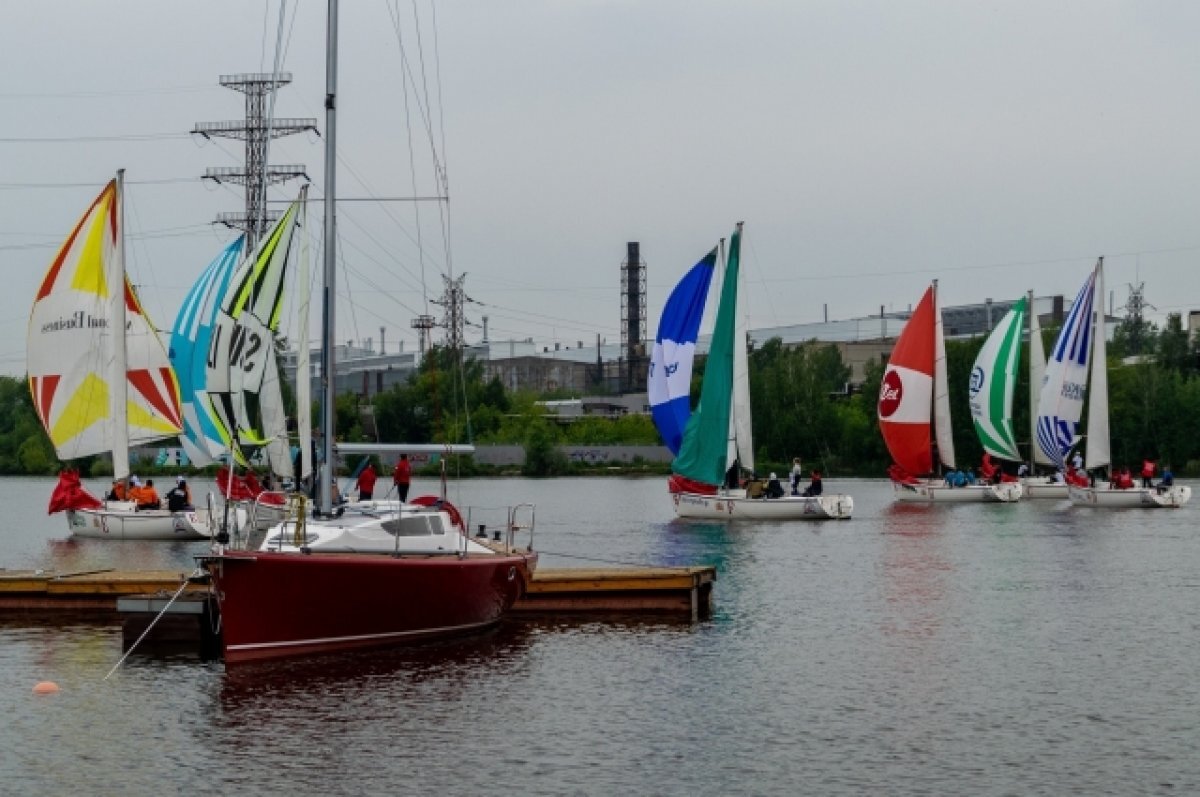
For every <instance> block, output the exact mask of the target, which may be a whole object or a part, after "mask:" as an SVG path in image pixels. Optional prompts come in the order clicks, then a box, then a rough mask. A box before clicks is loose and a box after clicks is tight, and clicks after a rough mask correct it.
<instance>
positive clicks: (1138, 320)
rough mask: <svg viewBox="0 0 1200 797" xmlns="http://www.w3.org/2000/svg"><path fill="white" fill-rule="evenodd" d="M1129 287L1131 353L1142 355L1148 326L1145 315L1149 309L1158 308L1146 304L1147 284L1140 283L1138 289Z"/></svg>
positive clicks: (1127, 313) (1127, 310)
mask: <svg viewBox="0 0 1200 797" xmlns="http://www.w3.org/2000/svg"><path fill="white" fill-rule="evenodd" d="M1126 284H1128V285H1129V298H1128V299H1126V300H1125V321H1126V327H1127V328H1128V330H1129V353H1130V354H1141V353H1142V345H1143V344H1144V343H1145V342H1146V325H1145V321H1144V319H1143V315H1144V313H1145V311H1146V310H1147V309H1150V310H1157V309H1158V308H1157V307H1155V306H1154V305H1152V304H1149V303H1147V302H1146V297H1145V287H1146V283H1144V282H1139V283H1138V284H1137V287H1134V285H1133V284H1132V283H1126Z"/></svg>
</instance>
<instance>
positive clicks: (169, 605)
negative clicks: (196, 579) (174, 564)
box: [104, 567, 204, 681]
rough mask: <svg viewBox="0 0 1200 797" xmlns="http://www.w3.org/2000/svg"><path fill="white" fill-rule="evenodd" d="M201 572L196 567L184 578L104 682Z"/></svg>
mask: <svg viewBox="0 0 1200 797" xmlns="http://www.w3.org/2000/svg"><path fill="white" fill-rule="evenodd" d="M203 572H204V571H203V570H201V569H200V568H199V567H197V568H196V569H195V570H194V571H193V572H192V575H191V576H188V577H187V578H185V579H184V580H183V583H182V584H180V585H179V589H177V590H175V594H174V595H172V596H171V600H169V601H167V605H166V606H164V607H163V608H162V611H161V612H159V613H158V614H157V615H156V616H155V618H154V619H153V620H151V621H150V625H148V626H146V630H145V631H143V632H142V635H141V636H140V637H138V638H137V641H136V642H134V643H133V644H132V645H130V646H129V650H127V651H125V655H124V656H122V657H121V659H120V661H118V662H117V663H116V664H114V665H113V668H112V669H111V670H109V671H108V675H106V676H104V680H105V681H107V680H108V679H109V678H111V677H112V674H113V673H114V672H116V671H117V669H118V668H119V667H120V666H121V665H122V664H124V663H125V659H127V658H129V654H131V653H133V651H134V650H135V649H136V648H137V646H138V645H140V644H142V640H143V639H145V638H146V635H147V634H149V633H150V630H151V629H153V628H154V625H155V624H156V623H157V622H158V621H159V620H160V619H161V618H162V616H163V615H164V614H166V613H167V609H170V608H171V604H173V603H174V602H175V599H176V598H178V597H179V596H180V595H182V594H183V591H184V590H185V589H187V588H188V583H189V581H188V579H190V578H191V577H192V576H198V575H200V574H201V573H203Z"/></svg>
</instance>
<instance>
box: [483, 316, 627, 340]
mask: <svg viewBox="0 0 1200 797" xmlns="http://www.w3.org/2000/svg"><path fill="white" fill-rule="evenodd" d="M488 318H499V319H503V320H505V321H512V322H514V323H517V324H526V325H529V324H533V325H535V326H537V327H543V326H544V325H545V324H546V323H547V322H546V321H543V320H540V319H535V320H530V319H527V318H522V317H520V316H511V315H504V314H493V313H489V314H488ZM549 323H551V324H552V325H553V326H554V327H555V329H565V330H570V331H572V332H583V333H585V334H588V335H596V334H599V335H613V336H615V334H616V333H615V332H614V330H612V329H611V328H605V327H598V326H579V325H577V324H572V323H570V322H567V321H558V320H555V319H551V320H550V321H549ZM538 333H539V335H538V336H539V337H542V336H544V333H545V330H544V329H540V328H539V329H538ZM550 337H551V339H553V338H554V337H555V336H554V335H551V336H550Z"/></svg>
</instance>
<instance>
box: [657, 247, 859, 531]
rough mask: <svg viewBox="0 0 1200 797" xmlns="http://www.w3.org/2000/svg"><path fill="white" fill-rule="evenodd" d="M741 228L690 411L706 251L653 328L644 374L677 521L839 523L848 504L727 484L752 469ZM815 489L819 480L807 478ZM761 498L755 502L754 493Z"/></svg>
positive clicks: (817, 493) (707, 270)
mask: <svg viewBox="0 0 1200 797" xmlns="http://www.w3.org/2000/svg"><path fill="white" fill-rule="evenodd" d="M741 240H742V225H741V224H738V225H737V229H736V231H735V232H734V234H733V237H732V238H731V239H730V243H729V252H728V256H727V257H726V258H725V273H724V276H723V277H722V279H721V286H720V299H719V301H718V304H717V312H716V319H715V321H714V325H713V333H712V342H711V345H710V346H709V351H708V359H707V362H706V364H705V367H704V380H703V384H702V385H701V388H700V403H699V404H698V405H697V406H696V409H695V411H694V412H693V411H692V409H691V406H690V396H689V391H690V387H691V370H692V369H691V366H692V354H693V353H694V351H695V347H696V338H697V334H698V332H699V329H700V321H701V316H702V315H703V313H704V296H705V294H706V293H707V291H708V289H709V285H710V283H711V281H712V276H713V271H714V267H715V264H716V261H717V259H718V256H717V250H713V251H712V252H709V253H708V255H707V256H705V257H704V258H703V259H702V260H701V261H700V262H699V263H697V264H696V265H695V266H693V267H692V269H691V270H690V271H688V272H687V274H685V275H684V277H683V279H682V280H681V281H680V283H679V284H678V285H677V286H676V288H675V290H674V291H673V292H672V293H671V296H670V298H669V299H668V300H667V304H666V306H665V307H664V309H663V315H662V318H661V320H660V322H659V328H658V338H657V340H656V341H655V344H654V354H653V358H652V360H651V365H650V372H649V375H648V384H647V390H648V392H649V395H650V403H651V407H652V412H653V417H654V422H655V424H656V425H657V427H658V430H659V434H660V435H662V438H663V441H664V442H665V443H666V445H667V447H668V448H670V449H671V451H672V452H673V453H674V454H675V460H674V462H672V464H671V471H672V475H671V477H670V479H669V480H668V489H669V491H670V493H671V498H672V501H673V503H674V508H675V514H676V515H678V516H679V517H681V518H697V519H719V520H821V519H825V518H836V519H846V518H849V517H850V516H851V514H852V513H853V511H854V499H853V498H851V497H850V496H848V495H829V494H824V495H823V494H822V492H823V490H822V489H821V488H820V487H819V486H817V487H813V489H811V490H809V491H808V492H807V493H806V494H805V495H799V494H793V495H789V496H782V495H779V496H777V497H772V498H770V499H768V498H765V497H762V496H761V492H762V491H761V488H762V486H763V485H762V483H761V482H757V481H754V482H748V483H746V484H741V483H732V481H733V479H732V477H733V476H737V475H739V472H753V470H754V440H753V435H752V430H751V426H752V423H751V414H750V375H749V367H748V362H747V360H748V357H747V351H748V348H749V339H748V336H747V331H746V323H747V317H748V313H746V311H745V291H743V290H741V281H742V277H741V274H742V271H741ZM813 475H814V485H820V483H821V482H820V478H819V475H818V474H817V473H815V472H814V474H813ZM754 488H757V489H758V491H759V492H758V493H755V492H754V491H753V489H754Z"/></svg>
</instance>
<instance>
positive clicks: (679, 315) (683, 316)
mask: <svg viewBox="0 0 1200 797" xmlns="http://www.w3.org/2000/svg"><path fill="white" fill-rule="evenodd" d="M716 263H717V250H716V249H713V250H712V251H711V252H709V253H708V254H707V255H705V256H704V258H703V259H702V260H701V261H700V262H699V263H697V264H696V265H694V266H692V268H691V270H690V271H688V273H687V274H685V275H684V276H683V279H681V280H680V281H679V284H678V285H676V286H675V289H674V290H672V291H671V295H670V296H669V297H667V304H666V306H664V307H663V313H662V318H660V319H659V322H658V335H657V336H656V337H655V339H654V351H653V353H652V354H651V357H650V374H649V377H648V379H647V380H646V391H647V394H648V397H649V400H650V413H651V416H652V417H653V419H654V425H655V426H656V427H658V431H659V434H661V435H662V439H663V443H664V444H665V445H666V446H667V448H669V449H670V450H671V453H672V454H678V453H679V446H680V444H681V443H682V442H683V430H684V429H685V428H686V427H687V421H688V418H689V417H690V416H691V414H692V408H691V403H690V402H691V388H692V360H693V358H694V357H695V356H696V338H697V337H698V336H699V334H700V321H701V320H702V319H703V317H704V303H705V298H706V297H707V296H708V287H709V284H710V283H711V282H712V277H713V271H714V270H715V269H716Z"/></svg>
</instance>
